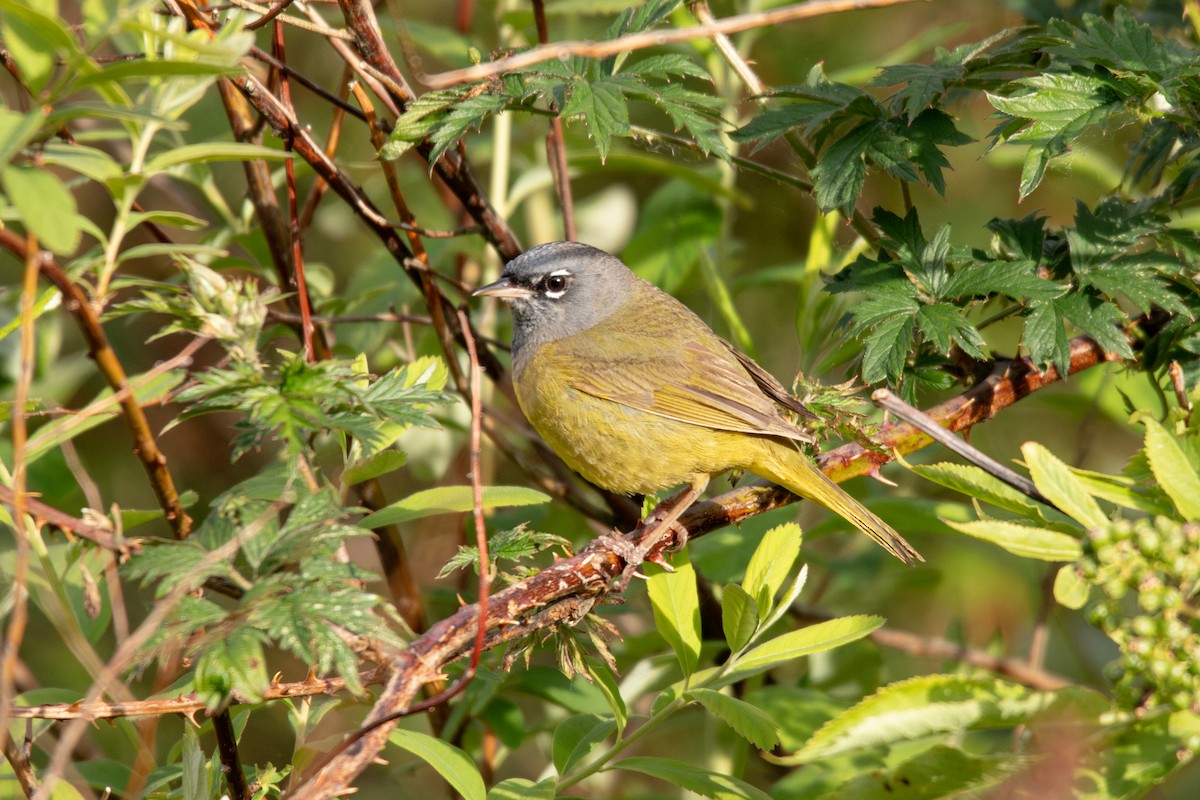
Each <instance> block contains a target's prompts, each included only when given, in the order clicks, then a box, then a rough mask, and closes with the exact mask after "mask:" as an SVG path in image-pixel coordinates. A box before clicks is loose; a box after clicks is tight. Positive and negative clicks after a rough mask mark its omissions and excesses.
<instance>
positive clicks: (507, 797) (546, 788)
mask: <svg viewBox="0 0 1200 800" xmlns="http://www.w3.org/2000/svg"><path fill="white" fill-rule="evenodd" d="M487 800H554V778H546V779H545V780H544V781H539V782H538V783H534V782H533V781H531V780H526V779H525V778H509V779H508V780H503V781H500V782H499V783H497V784H496V785H495V786H493V787H492V788H491V789H488V793H487Z"/></svg>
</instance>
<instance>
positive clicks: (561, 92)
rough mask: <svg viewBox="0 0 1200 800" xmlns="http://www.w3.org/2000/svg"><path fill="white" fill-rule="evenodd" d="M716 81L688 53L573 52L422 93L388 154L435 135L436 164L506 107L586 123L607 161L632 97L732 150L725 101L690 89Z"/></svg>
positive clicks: (620, 26) (650, 7) (631, 16)
mask: <svg viewBox="0 0 1200 800" xmlns="http://www.w3.org/2000/svg"><path fill="white" fill-rule="evenodd" d="M678 6H679V0H652V1H651V2H648V3H644V4H642V5H640V6H637V7H636V8H629V9H626V10H625V12H624V13H623V14H621V15H619V16H618V17H617V18H616V20H614V22H613V23H612V25H610V26H609V28H608V30H607V31H606V32H605V35H604V37H603V38H604V40H606V41H609V40H612V39H616V38H618V37H620V36H623V35H626V34H630V33H636V32H639V31H644V30H649V29H651V28H653V27H655V26H657V25H659V24H661V23H662V22H663V21H664V20H665V19H666V18H667V17H668V16H669V15H670V14H671V12H672V11H674V10H675V8H677V7H678ZM689 77H691V78H695V79H699V80H702V81H708V80H710V79H709V75H708V73H707V72H706V71H705V70H704V69H703V68H702V67H700V66H699V65H697V64H696V63H695V62H694V61H692V60H691V59H689V58H687V57H685V56H683V55H675V54H666V55H654V56H648V57H644V58H639V59H637V60H636V61H632V62H630V63H626V56H625V55H617V56H609V57H607V58H603V59H597V58H585V57H582V56H573V57H571V58H567V59H561V60H557V59H556V60H552V61H547V62H545V63H543V64H538V65H536V66H533V67H528V68H525V69H521V70H516V71H513V72H510V73H507V74H505V75H504V77H503V78H502V79H500V80H496V81H492V82H487V83H481V84H474V85H465V86H459V87H454V88H451V89H444V90H440V91H435V92H429V93H426V94H424V95H422V96H421V97H420V98H418V100H417V101H416V102H415V103H413V104H412V106H411V107H410V108H409V109H407V110H406V111H405V113H404V114H403V115H402V116H401V117H400V118H399V119H398V120H397V121H396V126H395V128H394V129H393V130H392V133H391V136H390V139H389V141H388V144H387V145H385V146H384V148H383V149H382V151H381V152H380V155H381V156H382V157H383V158H387V159H393V158H398V157H399V156H400V155H401V154H402V153H404V152H405V151H407V150H408V149H410V148H411V147H413V146H415V145H417V144H419V143H421V142H424V141H428V143H429V145H430V147H431V151H430V155H429V161H430V162H431V163H432V162H434V161H436V160H437V159H438V158H440V157H441V156H442V154H443V153H445V151H446V150H447V149H448V148H449V147H452V146H453V145H454V144H455V142H457V141H458V140H459V139H460V138H462V137H463V136H464V135H465V134H466V133H467V132H468V131H470V130H472V129H476V128H479V126H481V125H482V124H483V123H484V122H485V121H486V120H487V119H488V118H489V117H491V116H493V115H495V114H497V113H499V112H500V111H511V110H523V111H530V112H532V111H541V112H544V113H548V114H553V115H555V116H558V117H561V118H562V119H563V120H565V121H566V122H568V123H570V122H576V121H577V122H580V123H582V124H583V126H584V129H585V130H586V132H587V135H588V138H590V139H591V140H592V143H593V145H594V146H595V148H596V151H597V152H598V153H599V154H600V158H601V160H603V159H604V158H606V157H607V155H608V153H609V150H610V149H611V148H612V141H613V138H614V137H622V138H629V137H631V136H633V128H632V127H631V123H630V112H631V105H632V104H635V103H636V104H642V105H645V106H646V107H650V108H655V109H657V110H658V111H659V112H661V113H663V114H665V115H666V116H667V117H668V118H669V119H670V121H671V124H672V125H673V127H674V129H675V130H676V131H684V132H686V133H687V134H688V135H689V136H690V137H691V138H692V139H693V141H694V142H695V143H696V145H697V146H698V148H699V149H700V151H701V152H703V153H705V154H706V155H707V154H714V155H717V156H722V157H724V156H725V154H726V149H725V146H724V144H723V142H722V141H721V135H720V134H721V129H722V124H721V117H720V110H721V108H722V105H723V104H722V102H721V100H720V99H719V98H717V97H714V96H712V95H711V94H706V93H703V92H700V91H697V90H695V89H691V88H688V87H687V86H686V85H685V83H684V79H685V78H689Z"/></svg>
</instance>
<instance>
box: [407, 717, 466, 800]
mask: <svg viewBox="0 0 1200 800" xmlns="http://www.w3.org/2000/svg"><path fill="white" fill-rule="evenodd" d="M388 742H390V743H391V744H394V745H396V746H397V747H399V748H401V749H403V750H407V751H408V752H410V753H412V754H413V755H414V756H416V757H417V758H419V759H421V760H422V761H424V762H425V763H426V764H428V765H429V766H431V767H433V768H434V769H435V770H436V771H437V772H438V774H439V775H441V776H442V777H443V778H445V779H446V782H447V783H449V784H450V786H451V787H453V789H454V790H455V791H456V792H458V793H459V794H460V795H462V796H463V798H464V800H485V798H486V797H487V788H486V787H485V786H484V783H483V778H482V777H480V775H479V770H478V769H477V768H476V767H475V762H474V761H472V760H471V757H470V756H468V755H467V754H466V753H464V752H463V751H462V750H460V749H458V748H457V747H455V746H454V745H452V744H450V743H448V742H443V741H442V740H441V739H436V738H434V737H432V736H430V735H429V734H426V733H419V732H417V731H409V730H404V729H402V728H397V729H396V730H393V731H392V732H391V733H390V734H388Z"/></svg>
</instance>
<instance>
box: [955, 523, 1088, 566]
mask: <svg viewBox="0 0 1200 800" xmlns="http://www.w3.org/2000/svg"><path fill="white" fill-rule="evenodd" d="M942 521H943V522H945V523H946V524H947V525H949V526H950V527H951V528H953V529H954V530H956V531H959V532H960V533H965V534H967V535H968V536H974V537H975V538H976V539H982V540H984V541H985V542H991V543H993V544H998V545H1000V546H1001V547H1003V548H1004V549H1005V550H1007V551H1008V552H1010V553H1013V554H1014V555H1018V556H1021V557H1023V558H1036V559H1040V560H1042V561H1074V560H1075V559H1077V558H1079V556H1080V555H1081V554H1082V548H1081V547H1080V544H1079V540H1078V539H1076V538H1075V537H1073V536H1070V535H1068V534H1065V533H1059V532H1057V531H1050V530H1046V529H1045V528H1038V527H1034V526H1032V525H1022V524H1021V523H1019V522H1005V521H1003V520H998V519H981V520H976V521H974V522H955V521H953V520H942Z"/></svg>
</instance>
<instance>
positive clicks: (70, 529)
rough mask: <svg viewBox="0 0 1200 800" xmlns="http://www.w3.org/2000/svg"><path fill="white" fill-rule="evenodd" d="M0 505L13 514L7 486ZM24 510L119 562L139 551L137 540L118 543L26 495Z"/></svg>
mask: <svg viewBox="0 0 1200 800" xmlns="http://www.w3.org/2000/svg"><path fill="white" fill-rule="evenodd" d="M0 503H3V504H4V505H6V506H8V507H9V508H12V509H14V513H15V509H16V498H15V497H14V495H13V491H12V489H9V488H8V487H7V486H0ZM25 510H26V511H27V512H28V513H30V514H32V515H33V517H34V519H35V520H40V521H41V522H44V523H46V524H47V525H50V526H52V527H55V528H58V529H59V530H61V531H64V532H66V533H69V534H71V535H72V536H78V537H79V538H80V539H85V540H86V541H89V542H91V543H92V544H94V545H96V546H97V547H102V548H104V549H105V550H111V551H112V552H114V553H116V554H117V557H118V558H119V559H120V560H121V561H124V560H125V559H127V558H129V556H131V555H134V554H135V553H138V552H140V551H141V544H140V542H139V541H138V540H137V539H132V540H122V541H120V542H118V541H117V538H116V537H115V536H113V534H112V531H110V530H106V529H105V528H101V527H100V526H98V525H93V524H92V523H90V522H87V521H86V520H82V519H79V518H78V517H72V516H71V515H70V514H67V513H65V512H63V511H59V510H58V509H57V508H55V507H54V506H49V505H46V504H45V503H43V502H42V501H40V500H38V499H37V498H35V497H30V496H28V495H26V497H25Z"/></svg>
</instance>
